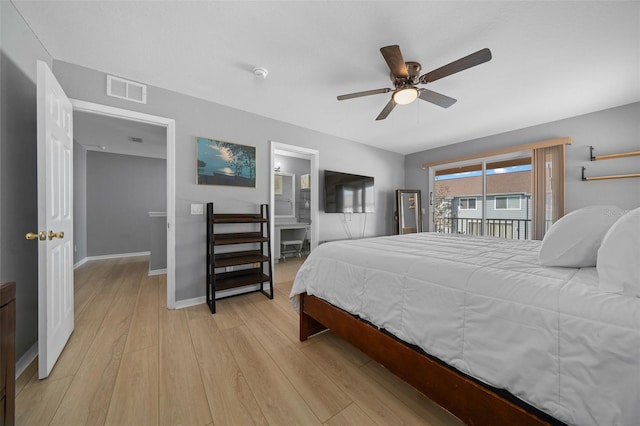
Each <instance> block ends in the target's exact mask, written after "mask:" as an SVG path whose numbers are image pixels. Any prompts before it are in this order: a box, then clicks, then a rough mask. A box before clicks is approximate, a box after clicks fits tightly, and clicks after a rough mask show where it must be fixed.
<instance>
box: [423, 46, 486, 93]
mask: <svg viewBox="0 0 640 426" xmlns="http://www.w3.org/2000/svg"><path fill="white" fill-rule="evenodd" d="M489 60H491V51H490V50H489V49H487V48H486V47H485V48H484V49H481V50H478V51H477V52H475V53H472V54H471V55H468V56H465V57H464V58H460V59H458V60H457V61H453V62H451V63H450V64H447V65H444V66H442V67H440V68H438V69H435V70H433V71H430V72H428V73H426V74H423V75H421V76H420V83H422V84H425V83H430V82H432V81H436V80H439V79H441V78H443V77H446V76H449V75H451V74H455V73H457V72H460V71H464V70H466V69H468V68H471V67H475V66H476V65H480V64H482V63H485V62H487V61H489Z"/></svg>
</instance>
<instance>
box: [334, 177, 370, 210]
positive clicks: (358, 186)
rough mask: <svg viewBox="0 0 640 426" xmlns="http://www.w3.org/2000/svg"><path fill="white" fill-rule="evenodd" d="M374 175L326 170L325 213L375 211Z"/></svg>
mask: <svg viewBox="0 0 640 426" xmlns="http://www.w3.org/2000/svg"><path fill="white" fill-rule="evenodd" d="M374 192H375V191H374V188H373V177H371V176H360V175H352V174H349V173H340V172H332V171H330V170H325V171H324V212H325V213H373V212H374Z"/></svg>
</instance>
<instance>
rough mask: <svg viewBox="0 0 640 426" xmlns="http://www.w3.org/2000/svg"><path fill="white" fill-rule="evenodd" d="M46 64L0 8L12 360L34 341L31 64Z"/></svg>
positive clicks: (2, 225) (1, 5)
mask: <svg viewBox="0 0 640 426" xmlns="http://www.w3.org/2000/svg"><path fill="white" fill-rule="evenodd" d="M37 59H40V60H43V61H45V62H47V63H48V64H49V66H51V62H52V58H51V57H50V56H49V54H48V53H47V52H46V51H45V50H44V48H43V47H42V45H41V44H40V42H39V41H38V40H37V39H36V37H35V36H34V35H33V33H32V32H31V30H30V29H29V27H28V26H27V25H26V24H25V22H24V21H23V20H22V18H21V17H20V15H19V14H18V13H17V11H16V9H15V8H14V6H13V5H12V4H11V3H10V2H7V1H2V2H0V62H1V63H0V75H1V79H2V80H1V83H0V88H1V95H0V98H1V101H0V111H1V118H0V129H1V132H0V134H1V136H0V281H2V282H5V281H15V282H16V285H17V288H16V310H17V318H16V360H18V359H20V357H22V356H23V355H24V354H25V353H26V352H27V350H29V348H31V346H33V345H34V344H35V343H36V341H37V339H38V242H37V241H27V240H25V238H24V235H25V234H26V233H27V232H37V231H38V210H37V208H38V204H37V203H38V201H37V196H36V194H37V182H36V163H37V157H36V138H37V134H36V80H37V74H36V60H37Z"/></svg>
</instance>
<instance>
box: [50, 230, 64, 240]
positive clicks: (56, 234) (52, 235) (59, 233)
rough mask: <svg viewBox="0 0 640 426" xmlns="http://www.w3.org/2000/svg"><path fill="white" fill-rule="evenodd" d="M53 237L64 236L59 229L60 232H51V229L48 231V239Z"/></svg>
mask: <svg viewBox="0 0 640 426" xmlns="http://www.w3.org/2000/svg"><path fill="white" fill-rule="evenodd" d="M54 238H60V239H62V238H64V232H62V231H60V232H53V231H49V239H50V240H53V239H54Z"/></svg>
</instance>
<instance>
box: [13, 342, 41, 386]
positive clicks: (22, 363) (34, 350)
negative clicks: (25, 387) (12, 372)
mask: <svg viewBox="0 0 640 426" xmlns="http://www.w3.org/2000/svg"><path fill="white" fill-rule="evenodd" d="M37 356H38V342H36V343H34V344H33V346H31V347H30V348H29V350H28V351H27V352H25V354H24V355H22V356H21V357H20V359H19V360H18V361H16V380H18V377H20V375H21V374H22V373H24V370H26V369H27V367H28V366H29V365H30V364H31V363H32V362H33V360H34V359H36V357H37Z"/></svg>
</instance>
